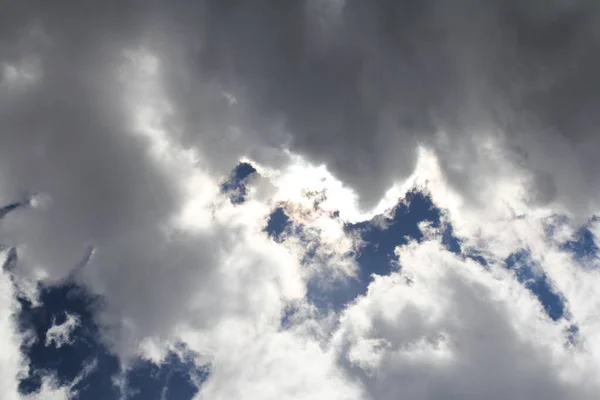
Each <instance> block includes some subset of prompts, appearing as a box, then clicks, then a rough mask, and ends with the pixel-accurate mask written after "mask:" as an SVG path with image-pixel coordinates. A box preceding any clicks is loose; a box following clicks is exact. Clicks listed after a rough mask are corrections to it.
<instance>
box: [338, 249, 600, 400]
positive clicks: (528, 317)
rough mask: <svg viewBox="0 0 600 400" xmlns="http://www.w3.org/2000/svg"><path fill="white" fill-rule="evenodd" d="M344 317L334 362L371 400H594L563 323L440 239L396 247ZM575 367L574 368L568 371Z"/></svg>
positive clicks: (592, 384) (593, 385)
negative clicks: (387, 267)
mask: <svg viewBox="0 0 600 400" xmlns="http://www.w3.org/2000/svg"><path fill="white" fill-rule="evenodd" d="M399 255H400V262H401V264H402V268H403V270H402V272H401V273H394V274H392V275H390V276H387V277H380V278H377V279H376V280H375V281H374V282H373V283H372V284H371V285H370V286H369V291H368V293H367V294H366V295H365V296H364V297H363V298H361V299H360V300H359V301H358V302H357V303H356V304H355V305H353V306H351V307H350V308H349V309H348V310H347V311H346V312H345V313H344V315H343V316H342V320H341V325H340V328H339V330H338V331H337V332H336V333H335V335H334V341H333V343H334V346H335V348H336V349H337V351H338V353H339V359H340V361H341V363H342V365H343V366H344V368H346V369H347V370H348V371H350V373H351V374H352V376H353V377H354V378H355V379H360V380H362V381H363V382H364V383H365V386H366V388H367V389H366V390H367V391H368V393H369V394H370V396H371V397H372V398H374V399H388V398H389V399H392V398H397V396H398V394H399V393H402V396H403V398H406V399H411V400H412V399H434V398H438V397H440V396H445V397H447V398H457V399H458V398H460V399H477V398H482V397H485V398H489V399H496V398H498V399H500V398H506V397H510V398H528V399H538V398H539V399H546V398H556V399H564V398H573V399H587V398H590V399H591V398H593V396H592V394H593V393H594V391H595V390H597V389H598V385H599V384H600V381H598V379H590V377H591V376H590V375H588V374H587V373H581V372H582V367H583V371H586V370H587V371H590V369H589V368H590V367H591V366H590V365H581V364H580V362H581V360H580V359H579V357H578V354H577V352H576V351H574V350H572V349H569V348H567V347H565V346H564V343H566V337H565V333H564V330H563V329H562V328H563V327H564V326H563V325H561V324H560V323H559V324H557V323H554V322H552V321H551V320H550V319H549V318H548V317H546V316H545V315H544V313H543V311H542V309H541V307H540V305H539V304H537V303H536V300H535V299H534V298H533V297H532V295H531V294H530V293H529V292H527V290H526V289H525V288H523V287H522V286H520V285H519V284H518V283H517V282H516V281H515V280H514V279H513V278H512V277H511V276H510V275H509V274H508V273H507V272H504V271H502V269H500V268H499V267H492V271H491V272H489V271H486V270H485V269H484V268H483V267H482V266H481V265H479V264H477V263H475V262H473V261H470V260H463V259H461V258H460V257H458V256H456V255H454V254H452V253H449V252H448V251H446V250H444V249H443V247H442V246H441V244H440V243H438V242H437V241H435V240H433V241H427V242H424V243H423V244H420V245H419V244H415V243H413V244H410V245H408V246H406V247H404V248H402V249H401V250H400V251H399ZM573 371H577V372H576V373H574V372H573Z"/></svg>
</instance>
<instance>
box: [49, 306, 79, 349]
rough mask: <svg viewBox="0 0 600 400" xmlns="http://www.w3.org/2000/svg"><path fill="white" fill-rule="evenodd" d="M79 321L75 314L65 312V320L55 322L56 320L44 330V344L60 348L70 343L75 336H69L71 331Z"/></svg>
mask: <svg viewBox="0 0 600 400" xmlns="http://www.w3.org/2000/svg"><path fill="white" fill-rule="evenodd" d="M79 324H80V321H79V318H77V316H75V315H72V314H67V316H66V319H65V321H63V322H62V323H61V324H58V325H57V324H56V321H54V323H53V324H52V326H51V327H50V328H49V329H48V330H47V331H46V346H55V347H56V348H57V349H60V348H61V347H62V346H64V345H70V344H72V343H73V340H75V338H73V337H71V335H72V334H73V331H74V330H75V329H76V328H77V327H78V326H79Z"/></svg>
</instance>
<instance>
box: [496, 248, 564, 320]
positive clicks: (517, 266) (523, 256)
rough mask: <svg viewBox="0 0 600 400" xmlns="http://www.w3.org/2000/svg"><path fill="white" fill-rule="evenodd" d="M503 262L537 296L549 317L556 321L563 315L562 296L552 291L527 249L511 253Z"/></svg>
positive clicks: (544, 275) (546, 278)
mask: <svg viewBox="0 0 600 400" xmlns="http://www.w3.org/2000/svg"><path fill="white" fill-rule="evenodd" d="M505 264H506V267H507V268H508V269H510V270H512V271H514V273H515V275H516V277H517V279H518V280H519V282H520V283H521V284H523V285H525V287H526V288H527V289H529V291H530V292H531V293H533V294H534V295H535V296H536V297H537V298H538V300H539V301H540V303H541V304H542V306H543V307H544V310H546V313H547V314H548V316H549V317H550V318H552V319H553V320H555V321H556V320H559V319H560V318H562V317H563V315H564V313H565V304H564V301H563V299H562V297H561V296H560V294H558V293H556V292H555V291H554V289H553V288H552V286H551V284H550V282H549V281H548V277H547V276H546V274H544V273H543V272H542V270H541V268H540V267H539V266H538V265H537V264H536V263H535V261H534V260H532V259H531V254H530V253H529V251H527V250H521V251H518V252H515V253H513V254H511V255H510V256H509V257H508V258H507V259H506V261H505Z"/></svg>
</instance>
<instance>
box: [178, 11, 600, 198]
mask: <svg viewBox="0 0 600 400" xmlns="http://www.w3.org/2000/svg"><path fill="white" fill-rule="evenodd" d="M328 3H332V2H326V1H318V0H314V1H307V2H293V3H289V2H286V3H281V2H273V1H258V2H243V1H224V2H223V1H206V2H204V3H202V4H203V6H202V7H200V8H196V13H197V14H195V15H194V14H193V13H192V14H191V15H189V13H190V9H189V8H186V7H185V6H182V7H181V9H183V10H185V12H186V13H188V15H186V17H187V20H186V19H183V18H180V19H177V20H176V21H177V22H176V23H177V24H178V25H177V28H178V30H179V32H180V35H179V36H177V39H175V42H177V43H178V44H179V45H181V44H185V43H187V47H186V48H185V49H186V50H184V53H185V54H186V55H185V57H184V58H185V64H184V65H185V67H184V68H185V70H186V71H187V73H188V74H189V77H190V78H189V79H190V80H192V81H194V79H196V80H197V82H201V83H197V84H196V86H193V85H192V86H190V85H189V84H190V82H189V81H185V83H184V84H185V85H186V86H185V88H182V87H181V86H180V85H178V84H177V83H176V82H175V81H176V76H178V75H175V74H174V75H173V79H172V81H171V83H172V84H173V86H172V89H173V92H174V97H175V98H179V99H180V105H182V106H183V107H182V108H181V110H184V109H185V110H187V111H184V112H186V113H187V120H188V122H189V123H191V125H189V126H188V129H187V133H188V134H189V135H190V136H191V137H192V138H193V139H198V140H200V142H201V143H202V147H205V148H211V149H212V148H213V143H214V142H216V141H217V138H219V139H220V140H221V141H222V140H223V139H225V140H227V135H226V133H225V132H226V131H227V126H228V124H241V125H242V127H243V135H245V140H244V139H242V140H241V141H240V139H239V137H236V138H235V139H232V140H230V141H228V142H227V143H228V145H227V146H226V148H227V149H228V150H229V151H230V152H232V153H233V154H235V153H238V152H241V153H243V152H247V151H248V149H249V148H251V147H253V146H254V147H255V146H257V143H262V144H267V145H270V146H276V147H277V146H289V147H291V148H292V149H293V150H294V151H297V152H300V153H302V154H304V155H306V156H308V157H309V158H310V159H312V160H314V161H316V162H325V163H327V165H328V166H329V167H330V168H331V170H332V171H333V172H334V173H335V174H336V175H337V176H338V177H340V178H341V179H342V180H343V181H345V182H346V183H348V184H350V185H351V186H353V187H354V188H356V189H357V190H358V191H359V193H360V194H361V199H362V201H363V204H364V205H372V204H373V203H374V202H375V201H376V200H377V199H379V197H380V196H381V194H382V193H383V191H384V190H385V189H386V188H387V187H389V186H390V184H391V183H392V181H394V180H396V179H399V178H402V177H403V176H406V175H408V174H409V173H410V172H411V171H412V168H413V166H414V163H415V157H416V155H415V148H416V146H417V145H418V144H423V145H426V146H430V147H432V148H434V149H436V151H437V153H438V155H439V156H440V158H441V163H442V166H444V167H445V169H446V171H447V172H448V177H449V178H450V180H451V182H452V183H454V184H455V185H456V186H457V187H458V188H459V189H463V190H467V191H468V194H470V195H474V194H475V193H474V192H476V190H477V188H476V186H477V184H478V182H477V179H475V177H473V176H472V175H478V174H480V173H479V172H478V171H477V167H476V165H477V163H481V162H485V160H476V157H475V156H474V154H475V153H477V152H478V145H479V144H480V142H481V141H483V140H485V135H486V134H488V133H489V132H490V131H493V130H499V131H500V132H501V133H500V134H499V137H498V140H499V141H500V144H501V145H505V146H506V147H507V149H509V150H510V153H509V160H510V161H515V160H516V161H518V162H519V163H521V164H523V165H525V166H526V168H527V169H529V170H531V171H533V172H534V173H536V174H537V173H538V172H539V173H540V174H542V175H544V174H546V176H551V178H552V179H550V180H547V179H543V182H544V184H543V185H541V186H540V187H537V184H536V183H537V182H541V181H540V180H539V179H537V178H536V179H533V182H534V184H533V185H534V186H535V187H534V188H533V189H534V190H533V193H537V192H540V193H538V194H536V195H535V199H533V200H534V201H541V202H546V201H549V200H550V201H551V200H555V199H558V200H563V201H565V198H564V197H565V196H566V193H571V191H572V190H577V191H578V192H580V195H579V196H582V197H585V196H586V195H588V196H589V195H590V189H589V187H588V185H589V184H590V183H597V178H596V174H595V173H594V171H595V169H596V164H595V159H596V157H595V156H594V154H595V151H596V149H597V148H598V143H597V140H596V138H595V137H596V135H595V134H594V129H595V128H594V127H595V126H596V125H597V123H596V122H597V121H596V118H597V117H595V113H594V111H593V110H594V109H595V107H594V106H595V105H596V104H597V102H598V95H597V93H598V86H599V82H598V79H597V78H596V73H595V71H596V70H597V67H598V63H599V60H598V57H597V55H596V54H597V49H598V32H597V28H595V26H596V23H595V22H596V21H597V18H598V15H599V14H598V7H599V6H598V5H597V4H596V3H595V2H592V1H585V0H582V1H574V2H566V1H552V2H545V3H544V4H543V5H542V4H541V3H539V2H535V1H525V2H523V1H493V0H489V1H472V0H461V1H458V2H452V3H448V2H443V1H411V0H406V1H376V2H363V1H346V2H336V3H338V4H339V5H338V6H337V7H334V6H332V5H331V4H329V5H328ZM342 3H343V4H342ZM327 7H329V8H327ZM332 9H333V10H332ZM190 20H191V22H190ZM198 21H200V22H198ZM188 23H189V24H191V25H192V26H193V27H189V25H188V27H187V28H185V29H184V28H182V27H181V26H182V25H183V26H185V25H186V24H188ZM175 47H177V46H175ZM181 49H182V47H179V50H180V51H181ZM186 51H187V52H186ZM180 57H181V56H180ZM168 59H171V58H170V57H168ZM174 82H175V83H174ZM206 82H211V85H214V86H213V88H214V87H217V88H219V90H228V91H231V92H233V93H234V94H235V95H236V96H239V98H240V101H239V103H238V104H239V107H238V109H234V110H231V109H229V108H228V107H227V106H226V105H225V104H226V102H225V100H224V99H223V98H222V96H218V95H217V94H216V93H211V92H210V90H207V86H206ZM198 97H201V98H202V99H201V100H200V99H199V98H198ZM207 98H212V99H213V100H211V101H210V104H211V107H212V108H211V107H207V102H208V100H206V99H207ZM214 99H220V100H218V101H216V100H214ZM219 101H220V105H219V104H218V102H219ZM190 115H192V116H193V117H192V118H190ZM221 118H222V120H221V122H219V120H220V119H221ZM190 121H191V122H190ZM273 121H279V122H281V124H282V125H278V126H283V127H284V129H285V130H286V132H287V133H289V136H283V137H282V136H278V135H280V134H277V133H274V132H273V125H272V124H273V123H274V122H273ZM440 131H444V132H446V133H448V134H449V142H450V144H448V143H444V144H441V143H440V142H439V141H438V139H437V138H436V134H437V133H439V132H440ZM207 138H210V139H207ZM544 141H545V142H548V143H549V144H547V145H543V144H542V145H541V146H540V142H544ZM561 147H563V148H564V149H561ZM513 149H520V150H519V151H518V152H514V151H513ZM565 150H566V151H565ZM224 151H226V150H224ZM457 152H458V153H459V154H460V158H457V156H456V153H457ZM554 153H557V154H554ZM555 157H560V158H561V159H562V164H564V165H560V164H561V162H559V163H555V161H554V158H555ZM516 161H515V162H516ZM457 163H458V164H460V165H461V166H462V167H464V168H463V170H462V172H461V173H459V174H458V176H456V174H454V173H453V166H454V165H456V164H457ZM565 168H566V169H567V170H568V171H565ZM548 174H549V175H548ZM565 174H568V175H569V176H570V175H573V174H575V175H580V176H583V177H585V178H584V179H582V184H581V185H578V186H576V187H571V186H573V185H569V184H568V183H567V182H566V179H568V178H566V177H565V176H564V175H565ZM538 175H539V174H538ZM538 175H536V176H538ZM540 176H541V175H540ZM552 180H556V181H558V182H552ZM549 182H550V183H549ZM583 182H586V183H585V184H584V183H583ZM592 186H593V185H592ZM593 190H595V189H593ZM554 192H556V193H554ZM561 196H562V198H560V197H561ZM588 200H589V198H588ZM586 201H587V200H586Z"/></svg>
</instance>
